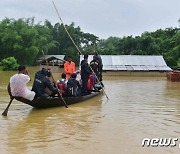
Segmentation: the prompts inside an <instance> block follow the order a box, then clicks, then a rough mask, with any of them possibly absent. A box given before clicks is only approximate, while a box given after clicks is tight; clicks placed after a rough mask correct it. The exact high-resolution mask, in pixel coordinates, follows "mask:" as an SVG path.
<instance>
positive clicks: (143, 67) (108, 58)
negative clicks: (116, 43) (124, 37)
mask: <svg viewBox="0 0 180 154" xmlns="http://www.w3.org/2000/svg"><path fill="white" fill-rule="evenodd" d="M100 56H101V58H102V62H103V75H124V76H125V75H128V76H131V75H132V76H166V74H167V72H169V71H172V69H171V68H170V67H168V66H167V64H166V62H165V60H164V58H163V56H154V55H100ZM82 59H83V56H81V57H80V61H81V60H82ZM92 59H93V55H89V58H88V63H90V61H91V60H92Z"/></svg>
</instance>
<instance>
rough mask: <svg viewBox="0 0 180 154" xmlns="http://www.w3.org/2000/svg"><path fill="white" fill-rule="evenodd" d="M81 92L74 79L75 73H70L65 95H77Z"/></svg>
mask: <svg viewBox="0 0 180 154" xmlns="http://www.w3.org/2000/svg"><path fill="white" fill-rule="evenodd" d="M80 94H81V86H80V84H79V82H78V81H77V80H76V73H73V74H71V78H70V79H68V82H67V90H66V95H67V96H79V95H80Z"/></svg>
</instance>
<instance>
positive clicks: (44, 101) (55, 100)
mask: <svg viewBox="0 0 180 154" xmlns="http://www.w3.org/2000/svg"><path fill="white" fill-rule="evenodd" d="M102 92H103V90H100V91H99V92H92V93H91V94H89V95H85V96H78V97H63V98H64V100H65V102H66V104H67V105H70V104H75V103H79V102H82V101H85V100H88V99H90V98H92V97H95V96H97V95H99V94H101V93H102ZM14 98H15V99H16V100H17V101H20V102H23V103H25V104H28V105H30V106H32V107H34V108H50V107H58V106H64V102H63V100H62V98H61V97H51V98H43V97H39V98H35V99H34V100H32V101H30V100H27V99H25V98H22V97H14Z"/></svg>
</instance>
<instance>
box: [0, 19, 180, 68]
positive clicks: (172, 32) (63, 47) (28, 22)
mask: <svg viewBox="0 0 180 154" xmlns="http://www.w3.org/2000/svg"><path fill="white" fill-rule="evenodd" d="M65 27H66V29H67V30H68V32H69V34H70V35H71V37H72V39H73V40H74V42H75V43H76V45H77V47H78V48H79V49H80V51H81V52H82V53H83V54H84V53H89V54H93V53H94V52H95V51H98V52H99V54H106V55H108V54H114V55H129V54H130V55H163V56H164V58H165V60H166V62H167V64H168V65H169V66H179V65H180V29H179V28H166V29H164V30H163V29H158V30H157V31H155V32H144V33H143V34H142V35H141V36H135V37H133V36H126V37H122V38H118V37H112V36H111V37H109V38H107V39H103V40H99V38H98V37H97V36H95V35H93V34H90V33H84V32H82V30H81V28H80V27H79V26H78V27H75V23H73V22H72V23H71V24H70V25H65ZM42 50H43V51H44V52H45V54H65V55H71V56H72V58H73V60H74V61H75V62H76V64H78V62H79V53H78V51H77V49H76V47H75V46H74V44H73V43H72V41H71V39H70V38H69V36H68V35H67V33H66V31H65V29H64V27H63V25H62V24H59V23H56V24H54V25H52V24H51V22H50V21H48V20H46V21H45V22H44V23H43V24H40V23H37V24H35V23H34V18H28V19H18V20H15V19H8V18H5V19H4V20H2V21H0V60H2V59H4V58H7V57H11V56H13V57H15V58H16V59H17V62H18V63H19V64H23V65H33V64H34V63H35V61H36V59H37V58H38V57H39V56H42V52H41V51H42Z"/></svg>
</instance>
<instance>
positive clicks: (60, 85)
mask: <svg viewBox="0 0 180 154" xmlns="http://www.w3.org/2000/svg"><path fill="white" fill-rule="evenodd" d="M57 87H58V89H59V92H60V93H61V94H62V96H65V95H66V87H67V80H66V74H65V73H62V74H61V80H58V81H57Z"/></svg>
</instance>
